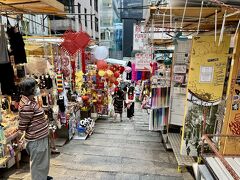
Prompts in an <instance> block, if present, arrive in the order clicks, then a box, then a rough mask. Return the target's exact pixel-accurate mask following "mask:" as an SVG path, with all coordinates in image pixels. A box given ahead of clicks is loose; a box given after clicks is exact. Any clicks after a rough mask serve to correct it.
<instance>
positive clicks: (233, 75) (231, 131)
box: [220, 33, 240, 156]
mask: <svg viewBox="0 0 240 180" xmlns="http://www.w3.org/2000/svg"><path fill="white" fill-rule="evenodd" d="M239 78H240V33H238V36H237V38H236V39H235V46H234V51H233V59H232V64H231V71H230V76H229V81H228V90H227V97H226V99H227V100H226V114H225V116H224V121H223V127H222V132H221V134H223V135H235V136H236V135H240V128H239V127H240V126H239V124H240V123H239V121H240V120H239V119H240V110H239V108H240V107H239V106H240V94H239V92H240V84H239ZM220 153H222V154H224V155H225V154H226V155H228V154H229V155H236V156H239V155H240V138H239V137H234V138H221V142H220Z"/></svg>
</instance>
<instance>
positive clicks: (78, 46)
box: [60, 30, 91, 73]
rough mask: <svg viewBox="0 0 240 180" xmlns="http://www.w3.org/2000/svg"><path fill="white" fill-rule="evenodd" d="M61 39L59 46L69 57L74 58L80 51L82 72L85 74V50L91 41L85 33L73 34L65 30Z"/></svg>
mask: <svg viewBox="0 0 240 180" xmlns="http://www.w3.org/2000/svg"><path fill="white" fill-rule="evenodd" d="M62 38H63V42H62V43H61V44H60V46H61V47H62V49H63V50H64V51H65V52H67V53H68V54H69V55H70V56H74V55H75V54H76V53H77V52H78V51H79V50H81V59H82V72H83V73H86V62H85V48H86V47H87V45H88V43H89V41H90V39H91V38H90V36H89V35H88V34H87V33H86V32H82V31H80V32H73V31H72V30H67V31H66V32H65V33H64V34H63V36H62Z"/></svg>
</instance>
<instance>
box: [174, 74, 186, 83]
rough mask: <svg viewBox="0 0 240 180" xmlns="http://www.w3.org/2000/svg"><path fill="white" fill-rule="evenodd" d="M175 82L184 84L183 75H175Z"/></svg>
mask: <svg viewBox="0 0 240 180" xmlns="http://www.w3.org/2000/svg"><path fill="white" fill-rule="evenodd" d="M173 81H174V82H177V83H183V81H184V76H183V75H176V74H175V75H174V77H173Z"/></svg>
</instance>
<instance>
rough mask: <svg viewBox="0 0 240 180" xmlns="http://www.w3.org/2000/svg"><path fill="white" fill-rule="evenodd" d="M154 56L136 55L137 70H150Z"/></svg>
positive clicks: (146, 54) (147, 54)
mask: <svg viewBox="0 0 240 180" xmlns="http://www.w3.org/2000/svg"><path fill="white" fill-rule="evenodd" d="M152 58H153V55H152V54H151V53H136V54H135V62H136V69H137V70H150V69H151V66H150V63H151V61H152Z"/></svg>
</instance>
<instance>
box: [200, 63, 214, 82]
mask: <svg viewBox="0 0 240 180" xmlns="http://www.w3.org/2000/svg"><path fill="white" fill-rule="evenodd" d="M213 71H214V68H213V67H212V66H201V67H200V82H203V83H209V82H212V80H213Z"/></svg>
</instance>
